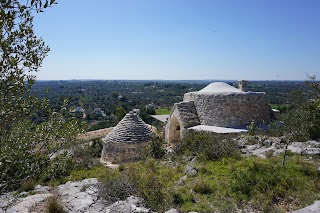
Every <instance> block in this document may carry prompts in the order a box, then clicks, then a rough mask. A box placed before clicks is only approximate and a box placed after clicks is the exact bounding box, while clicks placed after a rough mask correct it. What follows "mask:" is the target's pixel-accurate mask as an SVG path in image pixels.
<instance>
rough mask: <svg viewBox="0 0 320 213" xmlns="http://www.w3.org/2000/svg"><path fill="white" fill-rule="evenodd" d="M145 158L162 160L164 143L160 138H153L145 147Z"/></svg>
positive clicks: (164, 151)
mask: <svg viewBox="0 0 320 213" xmlns="http://www.w3.org/2000/svg"><path fill="white" fill-rule="evenodd" d="M145 152H146V156H147V157H152V158H155V159H159V158H162V157H163V156H164V155H165V153H166V150H165V148H164V141H163V140H162V139H161V138H160V137H157V136H156V137H153V138H152V140H151V141H150V142H149V144H148V146H147V147H146V151H145Z"/></svg>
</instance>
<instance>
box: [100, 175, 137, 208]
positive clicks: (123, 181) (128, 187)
mask: <svg viewBox="0 0 320 213" xmlns="http://www.w3.org/2000/svg"><path fill="white" fill-rule="evenodd" d="M99 194H100V197H101V198H102V199H103V200H104V202H106V203H107V205H110V204H112V203H114V202H116V201H118V200H124V199H126V198H127V197H129V196H131V195H136V194H137V189H136V186H135V185H134V184H133V183H132V182H130V181H129V179H128V178H127V177H126V176H122V175H120V174H117V175H113V176H108V178H106V179H104V180H103V181H102V185H100V190H99Z"/></svg>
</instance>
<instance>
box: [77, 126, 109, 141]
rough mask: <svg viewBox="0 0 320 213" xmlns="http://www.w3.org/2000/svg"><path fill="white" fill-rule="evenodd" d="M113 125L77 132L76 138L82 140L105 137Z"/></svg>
mask: <svg viewBox="0 0 320 213" xmlns="http://www.w3.org/2000/svg"><path fill="white" fill-rule="evenodd" d="M112 129H113V127H109V128H105V129H99V130H95V131H90V132H86V133H82V134H79V136H78V138H79V139H82V140H92V139H94V138H103V137H106V135H107V134H108V133H109V132H111V130H112Z"/></svg>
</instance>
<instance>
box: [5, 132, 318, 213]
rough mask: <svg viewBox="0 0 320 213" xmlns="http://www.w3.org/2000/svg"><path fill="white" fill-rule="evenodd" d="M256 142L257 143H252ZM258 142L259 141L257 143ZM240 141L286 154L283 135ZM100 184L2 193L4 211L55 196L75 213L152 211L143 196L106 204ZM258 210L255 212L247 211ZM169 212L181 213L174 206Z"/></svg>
mask: <svg viewBox="0 0 320 213" xmlns="http://www.w3.org/2000/svg"><path fill="white" fill-rule="evenodd" d="M253 141H255V142H254V143H252V142H253ZM257 141H258V143H257ZM237 142H238V144H239V147H240V149H241V152H242V154H243V155H256V156H259V157H270V156H275V155H279V154H281V153H283V151H284V147H285V144H284V143H283V141H282V140H281V138H264V137H261V138H259V137H255V138H254V137H253V138H238V139H237ZM288 150H289V151H291V152H294V153H298V154H304V155H310V157H311V156H312V155H319V154H320V142H318V141H308V142H293V143H291V144H290V145H289V146H288ZM196 173H197V170H196V169H195V168H193V167H192V165H188V166H186V169H185V174H186V176H187V175H193V174H196ZM186 176H183V177H181V179H180V180H179V181H178V183H177V184H178V185H183V184H184V179H185V178H186ZM99 187H100V183H99V182H98V180H97V179H96V178H90V179H84V180H82V181H69V182H67V183H65V184H62V185H59V186H58V187H55V188H51V187H49V186H40V185H38V186H36V188H35V189H34V190H32V191H29V192H21V193H17V192H10V193H5V194H2V195H0V212H4V213H29V212H32V213H39V212H44V209H45V207H46V203H47V199H48V198H49V197H52V196H55V197H57V198H58V200H59V201H60V202H61V204H63V206H64V207H65V209H66V210H68V212H71V213H81V212H104V213H107V212H110V213H111V212H122V213H131V212H152V211H151V210H150V209H148V208H146V207H145V205H144V202H143V200H142V199H141V198H138V197H135V196H130V197H128V198H126V199H125V200H121V201H117V202H115V203H113V204H111V205H108V204H106V202H104V201H103V199H101V198H100V196H99ZM246 212H254V211H250V210H248V211H246ZM307 212H311V213H313V212H320V201H316V202H315V203H314V204H313V205H311V206H308V207H306V208H303V209H300V210H297V211H294V213H307ZM166 213H178V210H176V209H171V210H168V211H167V212H166Z"/></svg>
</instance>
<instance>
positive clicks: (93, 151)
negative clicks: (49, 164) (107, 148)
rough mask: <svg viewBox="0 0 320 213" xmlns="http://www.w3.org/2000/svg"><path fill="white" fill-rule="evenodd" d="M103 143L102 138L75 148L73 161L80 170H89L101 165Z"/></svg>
mask: <svg viewBox="0 0 320 213" xmlns="http://www.w3.org/2000/svg"><path fill="white" fill-rule="evenodd" d="M102 148H103V142H102V140H101V139H100V138H95V139H93V140H92V141H91V142H90V143H88V142H85V143H80V144H78V145H77V146H76V147H74V156H73V159H74V160H75V161H76V166H77V167H78V168H89V167H92V166H95V165H98V164H100V157H101V152H102Z"/></svg>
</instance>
